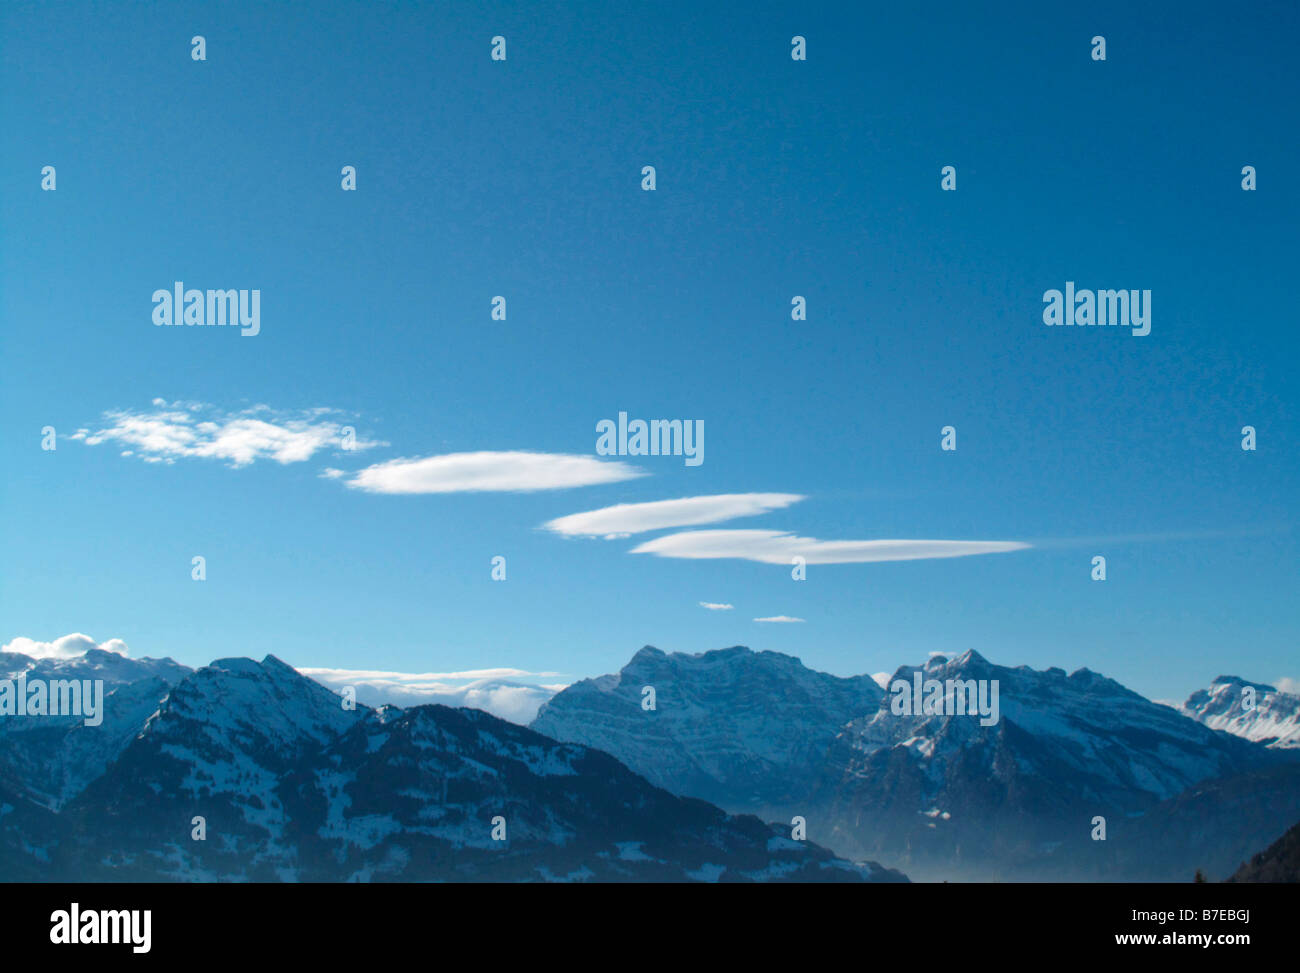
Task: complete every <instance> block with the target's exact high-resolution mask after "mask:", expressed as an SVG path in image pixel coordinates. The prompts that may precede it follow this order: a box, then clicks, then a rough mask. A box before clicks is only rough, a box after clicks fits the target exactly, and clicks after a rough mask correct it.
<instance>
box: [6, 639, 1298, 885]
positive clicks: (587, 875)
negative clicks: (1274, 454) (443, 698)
mask: <svg viewBox="0 0 1300 973" xmlns="http://www.w3.org/2000/svg"><path fill="white" fill-rule="evenodd" d="M20 672H21V673H26V674H27V675H28V678H29V679H30V678H36V677H40V676H44V677H45V678H49V679H56V678H65V679H66V678H92V679H93V678H99V679H104V680H105V687H106V696H105V704H104V719H103V722H102V724H100V725H98V726H90V725H85V724H84V722H83V721H81V720H79V719H77V718H73V717H21V718H4V719H0V870H2V872H3V874H4V875H5V876H8V877H12V878H15V879H23V878H25V879H29V880H42V879H44V880H49V879H51V878H63V879H70V880H80V879H88V878H89V879H103V880H113V879H117V880H133V879H138V880H158V879H163V880H168V879H171V880H260V881H274V880H313V881H343V880H362V881H365V880H414V881H419V880H440V879H450V880H484V879H502V880H536V879H573V880H613V881H618V880H742V881H745V880H771V879H793V880H809V881H840V880H847V881H863V880H865V881H896V880H902V875H901V874H900V873H899V871H891V870H889V869H898V870H900V871H902V872H906V873H907V874H909V875H912V876H914V877H918V878H922V879H927V880H928V879H956V880H961V879H982V880H989V879H1007V880H1017V879H1028V880H1038V879H1045V880H1062V879H1065V880H1112V881H1127V880H1160V879H1173V880H1186V879H1187V878H1188V877H1189V876H1190V875H1191V873H1192V872H1193V871H1195V870H1196V869H1197V868H1200V869H1202V870H1203V871H1205V872H1206V873H1207V874H1209V875H1210V876H1211V877H1215V878H1219V877H1225V876H1226V875H1228V874H1231V873H1232V871H1233V870H1234V869H1235V868H1237V866H1238V865H1239V864H1240V863H1241V862H1242V861H1245V860H1246V859H1247V858H1248V857H1249V856H1250V855H1251V854H1253V853H1254V852H1256V851H1258V850H1259V849H1260V848H1264V847H1267V846H1268V845H1269V844H1270V843H1271V842H1273V841H1274V840H1276V839H1277V838H1278V836H1279V835H1281V834H1282V833H1283V832H1284V831H1286V829H1287V828H1288V827H1290V826H1291V825H1293V824H1294V823H1295V821H1296V820H1300V748H1298V747H1296V746H1295V745H1294V733H1295V720H1296V703H1297V700H1296V697H1293V696H1289V695H1288V694H1285V693H1280V692H1278V691H1277V690H1276V689H1274V688H1273V687H1271V686H1266V685H1263V684H1258V683H1253V684H1252V683H1246V682H1245V681H1244V680H1240V679H1237V678H1235V677H1220V678H1219V679H1217V680H1215V682H1214V683H1213V684H1212V685H1211V687H1210V689H1209V690H1207V691H1204V692H1200V693H1196V694H1193V696H1192V697H1191V698H1190V699H1189V700H1188V702H1187V703H1186V704H1184V706H1183V707H1182V708H1181V709H1180V708H1176V707H1170V706H1167V705H1162V704H1157V703H1153V702H1151V701H1149V700H1147V699H1145V698H1143V697H1142V696H1140V695H1138V694H1136V693H1133V692H1131V691H1130V690H1128V689H1126V688H1125V687H1123V686H1122V685H1120V684H1119V683H1117V682H1115V681H1114V680H1111V679H1108V678H1106V677H1104V676H1101V675H1098V674H1097V673H1094V672H1091V671H1089V670H1087V669H1081V670H1078V671H1076V672H1074V673H1070V674H1067V673H1065V672H1064V671H1063V670H1060V669H1047V670H1045V671H1036V670H1033V669H1030V668H1028V667H1025V666H1020V667H1015V668H1011V667H1005V666H998V665H995V664H993V663H991V662H989V661H988V660H986V659H985V658H983V657H982V656H980V655H979V654H978V653H975V652H966V653H963V654H962V655H960V656H958V657H956V658H953V659H948V658H945V657H942V656H938V657H932V658H931V659H930V660H929V661H928V662H926V663H925V664H924V665H921V666H904V667H902V668H900V669H899V670H898V671H897V672H896V673H895V674H894V676H893V677H892V679H891V680H889V681H888V682H887V686H890V687H891V688H892V687H893V686H895V685H896V684H908V685H915V684H916V683H917V682H920V683H926V682H932V683H934V684H937V685H938V686H939V687H941V688H940V690H939V693H938V696H937V697H936V699H935V700H934V701H933V702H934V705H933V706H930V707H917V708H915V709H911V708H902V709H900V708H899V707H898V706H897V705H896V695H897V694H896V693H895V692H892V691H887V690H885V689H882V688H881V687H880V686H879V685H877V683H876V682H875V680H873V679H872V678H870V677H867V676H857V677H850V678H841V677H837V676H832V675H829V674H826V673H821V672H816V671H814V670H811V669H809V668H807V667H805V666H804V665H803V664H802V663H801V662H800V661H799V660H798V659H795V658H793V657H791V656H787V655H782V654H780V653H775V652H752V651H750V650H749V649H746V648H743V647H739V646H736V647H732V648H729V649H722V650H717V651H713V652H705V653H702V654H699V655H685V654H681V653H672V654H668V653H664V652H661V651H659V650H658V649H655V648H652V647H648V646H647V647H646V648H643V649H642V650H641V651H639V652H638V653H636V655H635V656H634V657H633V658H632V659H631V661H630V662H629V663H628V664H627V665H626V666H624V667H623V669H622V670H621V671H620V672H618V673H617V674H614V675H610V676H602V677H600V678H597V679H588V680H583V681H582V682H579V683H575V684H574V685H572V686H570V687H568V688H567V689H565V690H563V691H562V692H560V693H559V694H558V695H556V696H555V697H554V698H553V699H551V700H550V701H549V702H548V703H546V704H545V705H544V706H543V707H542V709H541V711H540V712H539V713H538V715H537V717H536V719H535V720H534V721H533V724H532V728H531V729H527V728H524V727H522V726H519V725H516V724H514V723H510V722H506V721H504V720H501V719H498V718H496V717H494V716H491V715H489V714H487V713H485V712H482V711H480V710H476V709H458V708H451V707H447V706H442V705H425V706H417V707H412V708H405V709H403V708H398V707H394V706H381V707H379V708H377V709H372V708H370V707H367V706H365V705H364V704H358V705H356V706H355V708H348V707H346V706H344V705H343V700H342V699H341V698H340V697H339V696H338V695H336V694H335V693H334V692H332V691H331V690H330V689H328V688H326V687H325V686H322V685H320V684H319V683H317V682H315V681H313V680H311V679H308V678H306V677H304V676H303V675H302V674H301V673H300V672H298V671H296V670H294V669H292V668H291V667H289V666H287V665H285V664H284V663H282V662H280V661H279V660H278V659H276V658H275V657H273V656H267V657H266V658H265V659H263V660H262V661H261V662H255V661H253V660H250V659H243V658H232V659H222V660H218V661H216V662H214V663H212V664H211V665H209V666H205V667H203V668H201V669H199V670H197V671H192V670H190V669H188V668H187V667H185V666H181V665H179V664H177V663H175V662H173V661H172V660H170V659H162V660H154V659H143V660H132V659H128V658H126V657H125V656H122V655H119V654H116V653H113V652H105V651H101V650H96V649H92V650H91V651H88V652H86V653H85V655H84V656H78V657H75V658H58V659H53V658H41V659H36V658H30V657H24V656H18V655H17V654H16V653H13V652H8V653H3V654H0V678H5V677H6V676H7V677H8V678H13V677H14V676H16V675H17V674H18V673H20ZM993 683H996V685H997V686H998V698H997V707H996V719H992V718H981V717H980V716H979V715H970V714H966V713H961V712H955V711H954V710H953V708H952V707H951V706H950V705H949V704H950V703H951V702H953V701H955V699H956V697H957V696H958V695H960V693H959V691H958V690H959V687H960V686H961V685H963V684H969V685H971V686H977V685H978V686H983V687H985V689H986V690H987V688H988V687H989V686H991V685H992V684H993ZM1252 690H1253V695H1254V697H1255V698H1254V708H1253V709H1252V708H1250V706H1249V700H1250V696H1251V694H1252V693H1251V691H1252ZM651 700H653V705H650V701H651ZM706 801H707V802H709V803H706ZM715 804H716V805H718V806H717V807H715V806H713V805H715ZM726 812H731V813H730V814H728V813H726ZM746 812H749V813H756V814H759V815H761V816H762V817H763V818H765V819H766V820H768V821H778V822H780V823H776V824H765V823H763V822H762V821H761V820H760V819H759V818H758V817H748V816H743V815H744V814H745V813H746ZM732 815H740V816H732ZM796 815H797V816H798V817H800V818H802V819H803V820H804V821H805V822H806V829H807V830H806V834H807V838H808V839H809V840H808V841H795V840H791V819H792V818H793V817H794V816H796ZM1099 822H1104V823H1103V824H1101V826H1100V827H1099ZM498 826H500V827H501V828H504V832H499V833H497V834H495V835H494V831H498ZM497 838H503V839H504V840H497ZM837 856H838V857H837ZM854 860H856V861H865V862H867V864H858V865H853V864H850V862H851V861H854ZM875 861H879V862H883V863H884V866H888V868H886V867H882V866H880V865H876V864H874V863H873V862H875Z"/></svg>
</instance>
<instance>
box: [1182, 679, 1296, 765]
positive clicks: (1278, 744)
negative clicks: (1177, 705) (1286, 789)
mask: <svg viewBox="0 0 1300 973" xmlns="http://www.w3.org/2000/svg"><path fill="white" fill-rule="evenodd" d="M1248 689H1249V690H1253V699H1251V695H1250V694H1248V693H1247V692H1246V690H1248ZM1248 699H1250V700H1251V703H1253V705H1250V706H1249V708H1248V702H1247V701H1248ZM1181 711H1182V712H1183V713H1184V714H1185V715H1186V716H1190V717H1191V718H1192V719H1194V720H1197V721H1198V722H1200V723H1204V724H1205V725H1206V726H1208V727H1210V728H1211V729H1215V730H1222V731H1224V732H1225V733H1231V734H1233V735H1234V736H1239V737H1242V738H1244V739H1247V740H1253V741H1255V742H1256V743H1262V744H1264V745H1265V746H1268V747H1273V748H1276V749H1279V750H1289V749H1300V696H1294V695H1291V694H1290V693H1284V692H1281V691H1279V690H1278V689H1276V688H1274V687H1273V686H1270V685H1268V684H1266V683H1259V682H1249V681H1247V680H1245V679H1242V678H1240V677H1239V676H1219V677H1218V678H1217V679H1215V680H1214V682H1212V683H1210V687H1209V688H1208V689H1200V690H1197V691H1196V692H1194V693H1192V695H1190V696H1189V697H1187V701H1186V702H1185V703H1183V705H1182V707H1181Z"/></svg>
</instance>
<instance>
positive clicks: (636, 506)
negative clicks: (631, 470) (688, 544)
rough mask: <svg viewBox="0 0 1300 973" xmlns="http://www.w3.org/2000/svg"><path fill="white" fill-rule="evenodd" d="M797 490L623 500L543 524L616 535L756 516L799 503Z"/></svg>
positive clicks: (575, 533) (569, 531)
mask: <svg viewBox="0 0 1300 973" xmlns="http://www.w3.org/2000/svg"><path fill="white" fill-rule="evenodd" d="M802 499H803V497H802V496H800V495H799V494H797V493H719V494H715V495H713V496H704V497H679V498H677V499H676V500H652V501H650V502H649V503H620V504H615V505H614V506H612V507H602V508H600V509H599V510H587V511H584V512H583V513H577V514H569V515H568V516H566V517H557V518H556V519H555V520H551V521H548V522H547V523H545V524H543V525H542V526H543V527H544V528H546V529H547V530H550V531H554V532H555V533H557V534H564V535H566V536H568V537H579V536H581V537H604V538H606V539H613V538H617V537H627V536H628V535H629V534H640V533H643V532H644V531H647V530H663V529H665V528H668V527H693V526H696V525H697V524H716V523H718V522H719V521H723V520H732V519H734V518H736V517H753V516H756V515H757V514H765V513H768V512H769V511H772V510H779V509H781V508H782V507H788V506H790V504H792V503H798V502H799V501H800V500H802Z"/></svg>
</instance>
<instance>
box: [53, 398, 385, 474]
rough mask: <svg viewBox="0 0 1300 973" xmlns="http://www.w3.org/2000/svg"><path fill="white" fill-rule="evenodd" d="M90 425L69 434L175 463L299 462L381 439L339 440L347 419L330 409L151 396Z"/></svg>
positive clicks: (152, 459)
mask: <svg viewBox="0 0 1300 973" xmlns="http://www.w3.org/2000/svg"><path fill="white" fill-rule="evenodd" d="M102 419H103V421H102V422H101V423H100V424H99V426H98V427H97V428H94V429H89V428H86V429H78V430H77V431H76V432H75V433H73V434H72V435H71V436H70V437H69V438H70V439H74V440H78V441H80V442H84V443H85V444H86V445H88V446H99V445H101V444H104V443H111V444H114V445H117V446H119V447H122V455H123V456H138V457H139V458H140V459H143V460H144V461H145V462H146V463H167V464H171V463H175V462H176V460H178V459H183V458H197V459H216V460H223V461H225V462H226V463H227V464H228V465H230V466H231V467H241V466H248V465H249V464H250V463H252V462H254V461H256V460H259V459H271V460H274V461H275V462H277V463H301V462H303V461H304V460H308V459H311V457H312V456H313V455H315V454H316V453H317V452H319V451H320V450H324V449H329V448H331V447H332V448H334V449H343V448H345V445H346V448H348V449H349V450H352V449H356V450H362V449H370V448H372V447H375V446H386V445H388V444H387V443H381V442H377V441H372V440H367V439H364V438H362V437H360V436H357V435H356V434H355V432H354V433H353V435H352V438H351V439H350V441H349V442H347V443H346V444H345V436H346V435H347V433H346V430H347V429H348V428H349V425H350V422H349V420H348V418H347V416H346V415H345V414H344V413H341V412H339V411H338V410H335V409H324V408H317V409H307V410H302V411H297V412H292V411H284V410H277V409H272V408H271V407H270V406H266V405H255V406H252V407H250V408H247V409H242V410H239V411H236V412H225V411H222V410H220V409H218V408H216V407H215V406H211V405H206V404H204V403H202V402H167V401H166V400H164V399H154V400H153V402H152V403H151V405H150V408H148V409H140V410H135V409H116V410H112V411H109V412H105V413H104V414H103V417H102Z"/></svg>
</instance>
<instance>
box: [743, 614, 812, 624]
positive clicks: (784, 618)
mask: <svg viewBox="0 0 1300 973" xmlns="http://www.w3.org/2000/svg"><path fill="white" fill-rule="evenodd" d="M803 620H804V619H802V618H795V617H794V616H793V615H768V616H767V617H766V618H756V619H754V621H756V622H785V623H789V622H802V621H803Z"/></svg>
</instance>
